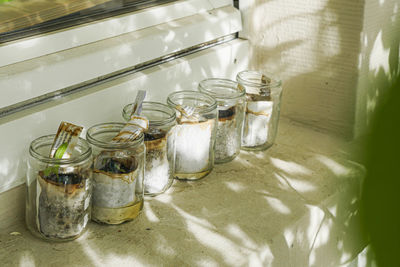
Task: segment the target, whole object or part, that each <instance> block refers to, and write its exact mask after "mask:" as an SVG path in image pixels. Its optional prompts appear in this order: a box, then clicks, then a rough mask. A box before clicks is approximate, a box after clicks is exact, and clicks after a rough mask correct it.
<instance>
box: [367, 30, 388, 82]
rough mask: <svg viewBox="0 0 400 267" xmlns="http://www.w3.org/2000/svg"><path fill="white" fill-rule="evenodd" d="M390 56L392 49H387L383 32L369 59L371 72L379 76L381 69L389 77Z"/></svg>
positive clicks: (380, 32) (377, 38) (378, 36)
mask: <svg viewBox="0 0 400 267" xmlns="http://www.w3.org/2000/svg"><path fill="white" fill-rule="evenodd" d="M389 55H390V48H385V46H384V45H383V37H382V30H380V31H379V33H378V35H377V36H376V39H375V42H374V46H373V48H372V51H371V54H370V57H369V70H370V71H371V72H373V73H374V75H375V76H378V73H379V71H380V70H381V69H383V70H384V72H385V74H386V75H389V74H390V73H389V70H390V66H389Z"/></svg>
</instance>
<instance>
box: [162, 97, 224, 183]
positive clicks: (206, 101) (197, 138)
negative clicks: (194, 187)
mask: <svg viewBox="0 0 400 267" xmlns="http://www.w3.org/2000/svg"><path fill="white" fill-rule="evenodd" d="M167 102H168V105H169V106H170V107H172V108H174V109H175V110H176V114H177V115H176V116H177V125H176V127H175V135H174V136H175V155H176V156H175V171H174V177H176V178H177V179H183V180H197V179H200V178H202V177H204V176H206V175H207V174H209V173H210V172H211V171H212V169H213V168H214V146H215V136H216V130H217V120H218V114H217V102H216V100H215V99H214V98H213V97H211V96H209V95H207V94H204V93H201V92H196V91H179V92H174V93H172V94H170V95H169V96H168V99H167Z"/></svg>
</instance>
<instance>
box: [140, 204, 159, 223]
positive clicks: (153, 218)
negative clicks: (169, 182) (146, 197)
mask: <svg viewBox="0 0 400 267" xmlns="http://www.w3.org/2000/svg"><path fill="white" fill-rule="evenodd" d="M144 213H145V215H146V217H147V219H148V220H149V221H150V222H154V223H159V222H160V219H159V218H158V217H157V215H156V214H155V213H154V211H153V209H152V208H151V205H150V203H149V202H147V201H145V202H144Z"/></svg>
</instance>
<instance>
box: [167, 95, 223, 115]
mask: <svg viewBox="0 0 400 267" xmlns="http://www.w3.org/2000/svg"><path fill="white" fill-rule="evenodd" d="M179 95H182V97H181V98H180V99H192V100H198V99H199V96H200V97H202V98H203V101H207V100H208V101H209V102H210V104H209V106H207V107H195V108H196V112H197V113H207V112H210V111H212V110H214V109H216V108H217V100H216V99H215V98H213V97H212V96H210V95H208V94H205V93H202V92H199V91H189V90H183V91H176V92H173V93H171V94H169V96H168V98H167V103H168V105H170V106H173V107H176V106H178V105H179V104H177V103H176V102H175V101H174V100H173V98H174V97H178V96H179ZM196 96H197V98H196Z"/></svg>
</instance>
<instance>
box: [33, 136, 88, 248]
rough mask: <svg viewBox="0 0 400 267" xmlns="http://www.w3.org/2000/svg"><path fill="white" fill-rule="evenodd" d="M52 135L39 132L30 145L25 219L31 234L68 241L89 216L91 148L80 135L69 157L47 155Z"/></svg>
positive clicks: (85, 223) (84, 228)
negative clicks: (42, 134)
mask: <svg viewBox="0 0 400 267" xmlns="http://www.w3.org/2000/svg"><path fill="white" fill-rule="evenodd" d="M54 138H55V135H47V136H42V137H39V138H37V139H35V140H34V141H32V143H31V145H30V148H29V159H28V170H27V176H26V186H27V196H26V210H25V220H26V225H27V227H28V229H29V230H30V231H31V232H32V233H33V234H34V235H36V236H39V237H42V238H44V239H48V240H53V241H67V240H72V239H75V238H77V237H79V236H80V235H81V234H82V233H83V232H84V231H85V230H86V228H87V224H88V221H89V220H90V208H91V195H92V170H91V165H92V150H91V148H90V146H89V144H88V143H87V142H86V140H84V139H82V138H79V140H78V143H77V144H76V145H75V147H74V148H73V150H72V152H71V156H70V158H68V159H56V158H50V157H49V155H50V149H51V147H52V144H53V142H54Z"/></svg>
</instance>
